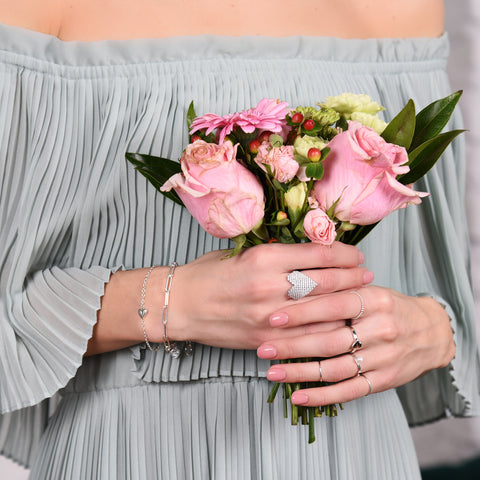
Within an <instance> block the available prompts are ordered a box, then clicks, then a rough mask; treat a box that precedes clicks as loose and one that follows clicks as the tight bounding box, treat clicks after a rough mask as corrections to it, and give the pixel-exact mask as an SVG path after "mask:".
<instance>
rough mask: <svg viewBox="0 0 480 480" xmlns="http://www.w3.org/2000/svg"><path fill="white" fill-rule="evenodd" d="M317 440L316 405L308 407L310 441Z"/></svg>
mask: <svg viewBox="0 0 480 480" xmlns="http://www.w3.org/2000/svg"><path fill="white" fill-rule="evenodd" d="M314 441H315V407H308V443H313V442H314Z"/></svg>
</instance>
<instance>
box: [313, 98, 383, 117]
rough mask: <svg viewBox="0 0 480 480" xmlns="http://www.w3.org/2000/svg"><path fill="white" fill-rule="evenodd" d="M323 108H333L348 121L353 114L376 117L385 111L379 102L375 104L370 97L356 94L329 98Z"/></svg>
mask: <svg viewBox="0 0 480 480" xmlns="http://www.w3.org/2000/svg"><path fill="white" fill-rule="evenodd" d="M321 106H322V107H328V108H333V109H334V110H336V111H337V112H339V113H341V114H342V115H344V116H345V117H346V118H347V120H349V119H350V115H351V114H352V113H353V112H362V113H369V114H370V115H375V114H376V113H378V112H380V111H381V110H385V108H384V107H382V106H381V105H379V104H378V103H377V102H374V101H373V100H372V99H371V98H370V97H369V96H368V95H365V94H354V93H342V94H341V95H337V96H336V97H327V98H326V99H325V102H324V103H322V104H321Z"/></svg>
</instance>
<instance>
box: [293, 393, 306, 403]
mask: <svg viewBox="0 0 480 480" xmlns="http://www.w3.org/2000/svg"><path fill="white" fill-rule="evenodd" d="M307 402H308V395H305V394H304V393H299V392H295V393H292V403H294V404H295V405H305V404H306V403H307Z"/></svg>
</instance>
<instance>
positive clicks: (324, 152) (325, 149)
mask: <svg viewBox="0 0 480 480" xmlns="http://www.w3.org/2000/svg"><path fill="white" fill-rule="evenodd" d="M329 153H330V147H323V148H322V151H321V156H320V162H321V161H323V160H325V159H326V158H327V155H328V154H329Z"/></svg>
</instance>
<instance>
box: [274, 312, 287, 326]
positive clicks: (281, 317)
mask: <svg viewBox="0 0 480 480" xmlns="http://www.w3.org/2000/svg"><path fill="white" fill-rule="evenodd" d="M287 323H288V315H287V314H286V313H285V312H280V313H276V314H275V315H272V316H271V317H270V325H271V326H272V327H281V326H282V325H286V324H287Z"/></svg>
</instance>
